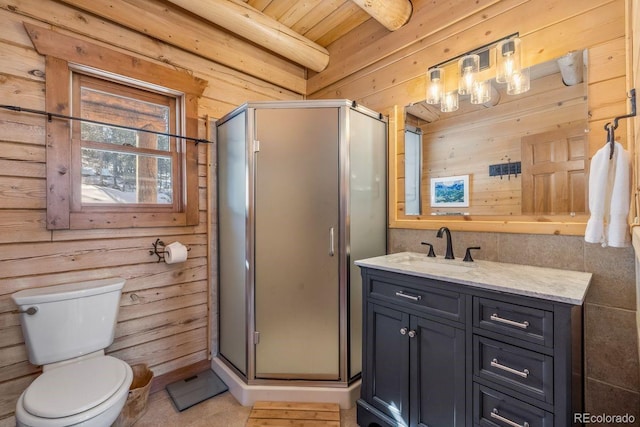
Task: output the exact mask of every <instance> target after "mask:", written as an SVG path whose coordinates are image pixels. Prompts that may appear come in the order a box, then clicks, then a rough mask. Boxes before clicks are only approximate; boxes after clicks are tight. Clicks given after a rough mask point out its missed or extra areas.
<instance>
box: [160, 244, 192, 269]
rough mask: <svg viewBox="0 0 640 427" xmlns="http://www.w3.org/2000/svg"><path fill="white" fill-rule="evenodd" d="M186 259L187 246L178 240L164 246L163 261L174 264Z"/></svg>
mask: <svg viewBox="0 0 640 427" xmlns="http://www.w3.org/2000/svg"><path fill="white" fill-rule="evenodd" d="M186 260H187V247H186V246H185V245H183V244H182V243H180V242H173V243H170V244H168V245H167V246H165V248H164V262H165V263H167V264H175V263H178V262H185V261H186Z"/></svg>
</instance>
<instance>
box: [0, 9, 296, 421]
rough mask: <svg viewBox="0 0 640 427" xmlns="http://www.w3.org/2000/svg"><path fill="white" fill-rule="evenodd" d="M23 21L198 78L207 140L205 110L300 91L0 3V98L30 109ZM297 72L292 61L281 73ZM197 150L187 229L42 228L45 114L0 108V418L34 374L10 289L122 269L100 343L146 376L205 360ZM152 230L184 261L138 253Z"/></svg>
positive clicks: (139, 38) (208, 244) (102, 24)
mask: <svg viewBox="0 0 640 427" xmlns="http://www.w3.org/2000/svg"><path fill="white" fill-rule="evenodd" d="M111 3H118V2H117V1H116V2H111ZM114 9H116V10H117V7H114ZM23 22H31V23H35V24H37V25H41V26H47V27H49V26H51V27H53V28H54V29H55V30H56V31H60V32H63V33H65V34H69V35H73V36H74V37H78V38H85V39H87V40H90V41H92V42H96V43H99V44H103V45H108V46H111V47H113V48H114V49H117V50H120V51H124V52H126V53H129V54H131V55H134V56H138V57H142V58H145V59H147V60H152V61H156V62H159V63H160V62H161V63H165V64H167V66H168V67H173V68H180V69H186V70H188V71H189V72H191V73H193V75H195V76H197V77H200V78H202V79H205V80H207V81H208V82H209V86H208V88H207V89H206V90H205V93H204V96H203V97H202V98H201V100H200V103H199V112H198V115H199V117H200V136H201V137H208V135H207V129H206V128H205V122H206V118H207V117H210V118H215V117H220V116H222V115H224V114H225V113H227V112H228V111H230V110H231V109H233V108H235V107H236V106H238V105H240V104H242V103H244V102H246V101H248V100H278V99H286V100H290V99H301V98H302V95H301V94H299V93H295V92H293V91H291V90H289V89H285V88H283V87H280V86H278V85H276V84H273V83H268V82H266V81H263V80H260V79H257V78H255V77H251V76H248V75H245V74H243V73H241V72H237V71H234V70H232V69H230V68H227V67H225V66H222V65H220V64H217V63H214V62H212V61H210V60H208V59H205V58H203V57H200V56H196V55H194V54H191V53H187V52H185V51H183V50H181V49H178V48H176V47H174V46H171V45H169V44H165V43H161V42H158V41H155V40H152V39H151V38H148V37H146V36H144V35H141V34H140V33H137V32H135V31H132V30H129V29H126V28H124V27H120V26H118V25H115V24H113V23H110V22H108V21H105V20H103V19H98V18H96V17H95V16H93V15H91V14H88V13H85V12H82V11H80V10H76V9H74V8H72V7H69V6H66V5H64V4H63V3H59V2H55V1H43V0H16V1H6V0H0V26H1V27H2V31H0V99H1V100H2V101H1V102H0V103H1V104H7V105H18V106H21V107H25V108H32V109H39V110H43V109H44V106H45V98H44V82H45V73H46V70H45V64H44V58H43V57H41V56H40V55H38V53H36V51H35V50H34V48H33V45H32V44H31V41H30V39H29V37H28V36H27V34H26V32H25V30H24V27H23ZM211 49H212V50H215V47H211ZM278 61H279V60H276V61H274V62H275V63H278ZM282 73H284V71H282ZM302 73H303V70H301V69H299V68H298V69H296V70H295V74H296V75H293V74H292V75H291V76H290V77H289V80H296V79H298V75H302ZM283 75H284V74H283ZM198 150H199V161H198V163H199V165H198V175H199V192H200V197H199V206H200V221H199V224H198V225H197V226H191V227H160V228H137V229H110V230H87V231H53V232H52V231H47V230H46V226H45V209H46V199H45V160H46V159H45V118H44V117H43V116H36V115H29V114H24V113H23V114H20V113H14V112H9V111H7V110H0V420H2V419H3V418H7V417H10V416H11V415H12V414H13V412H14V408H15V403H16V400H17V398H18V396H19V395H20V393H21V392H22V391H23V390H24V389H25V388H26V386H27V385H28V384H29V383H30V382H31V381H32V380H33V379H34V378H35V377H36V375H37V374H38V373H39V371H40V370H39V368H37V367H35V366H33V365H31V364H30V363H29V362H28V360H27V354H26V350H25V346H24V344H23V338H22V332H21V329H20V322H19V318H18V315H17V314H15V313H14V312H13V310H15V309H16V307H15V306H14V304H13V303H12V301H11V299H10V295H11V293H13V292H16V291H18V290H21V289H26V288H30V287H40V286H49V285H54V284H59V283H65V282H70V281H77V280H86V279H94V278H101V277H107V276H121V277H124V278H125V279H126V280H127V282H126V285H125V288H124V294H123V296H122V299H121V307H120V314H119V319H118V326H117V329H116V338H115V341H114V343H113V345H112V346H111V347H109V348H108V349H107V352H108V353H109V354H112V355H114V356H116V357H119V358H122V359H123V360H125V361H127V362H129V363H131V364H134V363H147V364H149V365H150V367H151V369H152V370H153V371H154V373H155V375H156V377H157V376H159V375H163V374H167V373H171V372H174V371H176V370H180V369H184V368H186V367H188V366H191V365H193V364H197V363H198V362H202V361H205V362H206V360H207V358H208V356H209V354H208V352H209V347H210V345H209V342H208V340H209V338H208V336H207V334H208V325H209V322H210V320H213V319H215V312H214V315H213V316H211V318H210V317H209V316H210V313H209V311H208V310H209V309H208V305H207V304H208V300H209V294H210V290H211V289H212V285H213V281H214V278H215V274H216V273H215V270H214V267H215V266H213V268H212V264H213V263H214V261H215V252H213V251H214V250H215V245H213V244H212V243H213V242H214V238H215V236H214V235H212V234H214V233H212V232H210V231H209V230H208V221H207V219H208V217H209V216H210V217H211V218H213V219H215V211H214V210H212V209H210V208H209V206H208V195H209V194H208V193H210V194H211V196H212V197H215V180H214V178H213V177H212V176H211V175H210V166H211V165H210V163H211V162H212V160H211V159H212V158H213V154H214V149H213V147H211V146H208V145H207V144H200V145H199V147H198ZM208 150H211V152H208ZM214 225H215V224H214ZM156 238H160V239H162V240H163V241H164V242H165V243H170V242H173V241H180V242H182V243H183V244H185V245H187V246H188V247H190V248H191V251H190V252H189V259H188V261H187V262H185V263H183V264H175V265H166V264H164V263H157V262H156V261H157V257H155V256H150V255H149V250H150V249H152V246H151V244H152V243H153V242H154V241H155V239H156ZM209 261H211V262H209ZM214 310H215V307H214Z"/></svg>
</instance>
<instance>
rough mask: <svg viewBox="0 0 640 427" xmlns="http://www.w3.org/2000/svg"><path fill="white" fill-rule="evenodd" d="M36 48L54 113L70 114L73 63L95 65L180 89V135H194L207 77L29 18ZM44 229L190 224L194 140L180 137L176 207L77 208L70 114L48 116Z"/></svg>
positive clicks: (194, 213)
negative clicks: (37, 23)
mask: <svg viewBox="0 0 640 427" xmlns="http://www.w3.org/2000/svg"><path fill="white" fill-rule="evenodd" d="M24 26H25V29H26V30H27V33H28V34H29V36H30V38H31V40H32V42H33V44H34V46H35V48H36V50H37V51H38V53H40V54H41V55H45V70H46V80H45V91H46V96H45V106H46V110H47V111H50V112H52V113H57V114H62V115H67V116H71V115H72V114H70V113H71V104H72V102H71V101H72V100H71V85H72V79H71V73H72V70H73V69H81V70H82V69H85V70H94V71H95V73H96V74H98V75H101V74H102V75H104V76H108V75H111V76H122V77H124V78H126V79H131V80H132V81H135V82H139V83H140V84H141V85H142V86H144V85H147V86H148V87H156V88H164V89H166V90H168V91H171V92H172V93H176V94H182V103H183V108H182V111H181V113H182V116H183V117H182V123H183V126H184V129H183V135H184V136H186V137H189V138H198V115H197V112H198V98H199V97H200V96H201V95H202V93H203V91H204V88H205V87H206V84H207V82H206V81H205V80H202V79H199V78H196V77H193V76H191V75H190V74H188V73H186V72H182V71H177V70H175V69H171V68H168V67H166V66H163V65H159V64H156V63H153V62H149V61H146V60H143V59H141V58H139V57H134V56H131V55H127V54H124V53H121V52H118V51H115V50H113V49H110V48H107V47H103V46H100V45H96V44H93V43H89V42H86V41H84V40H80V39H76V38H73V37H70V36H66V35H63V34H60V33H57V32H55V31H52V30H48V29H45V28H42V27H38V26H35V25H33V24H29V23H25V24H24ZM46 131H47V136H46V138H47V140H46V149H47V165H46V170H47V229H49V230H64V229H94V228H133V227H163V226H188V225H197V224H198V223H199V206H198V202H199V200H198V199H199V195H198V150H197V146H196V144H195V143H194V142H193V141H187V140H182V142H181V144H182V149H183V156H182V157H183V159H182V170H181V171H180V174H179V175H180V176H176V177H175V179H176V180H178V179H179V180H180V181H181V183H182V184H181V185H182V189H183V191H182V194H181V199H182V201H181V206H180V208H179V209H177V210H175V211H172V212H167V211H163V210H162V209H158V210H155V209H154V210H153V211H152V212H150V211H148V210H146V211H145V210H144V209H136V210H133V211H132V210H130V209H122V208H120V207H118V208H115V209H108V210H101V211H99V212H96V211H89V212H85V211H82V210H80V211H76V210H74V209H73V208H72V205H73V200H72V195H73V190H72V188H73V187H72V186H73V179H74V178H73V177H74V176H75V175H76V174H77V176H78V179H80V173H81V172H80V170H76V168H74V167H73V164H72V141H71V134H72V133H71V124H70V120H66V119H57V118H55V117H54V118H52V119H51V120H48V121H47V124H46Z"/></svg>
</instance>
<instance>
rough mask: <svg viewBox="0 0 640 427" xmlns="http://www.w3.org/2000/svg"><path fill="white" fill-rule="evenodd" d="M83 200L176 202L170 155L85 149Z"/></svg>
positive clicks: (83, 155)
mask: <svg viewBox="0 0 640 427" xmlns="http://www.w3.org/2000/svg"><path fill="white" fill-rule="evenodd" d="M81 194H82V203H105V204H114V203H116V204H117V203H123V204H127V203H145V204H166V205H170V204H172V203H173V172H172V164H171V158H170V157H160V156H149V155H137V154H129V153H117V152H114V151H102V150H93V149H88V148H83V149H82V189H81Z"/></svg>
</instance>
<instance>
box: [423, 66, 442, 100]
mask: <svg viewBox="0 0 640 427" xmlns="http://www.w3.org/2000/svg"><path fill="white" fill-rule="evenodd" d="M427 81H428V82H429V83H428V87H427V104H438V103H440V98H441V97H442V93H443V92H444V84H443V82H444V69H442V68H433V69H431V70H429V71H427Z"/></svg>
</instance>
